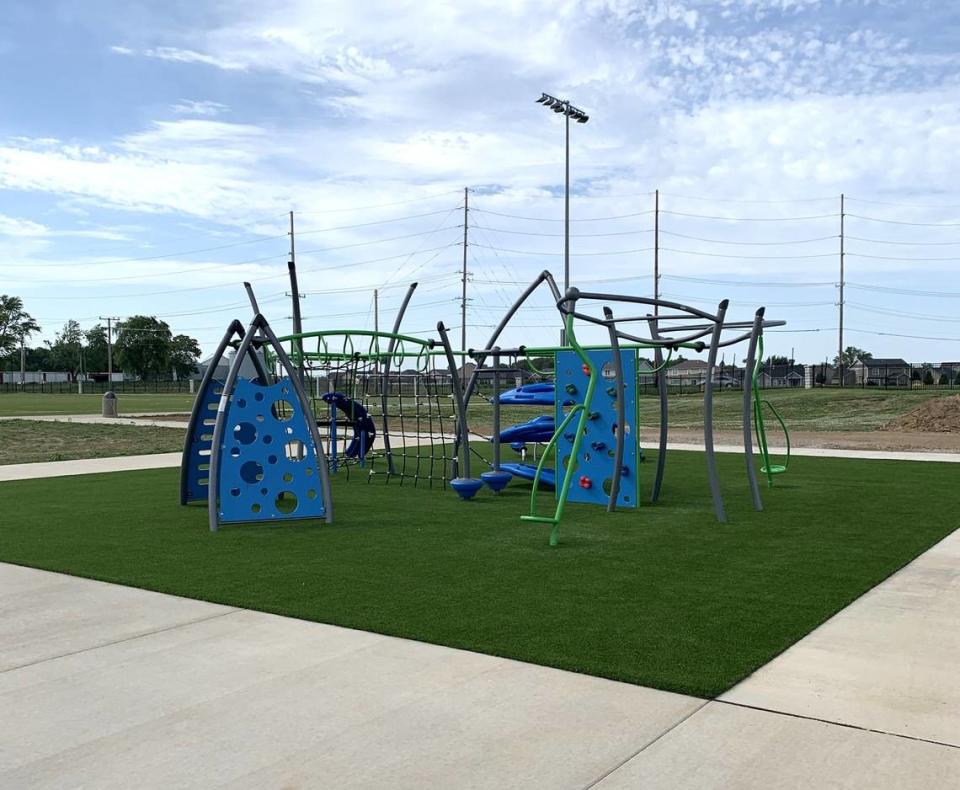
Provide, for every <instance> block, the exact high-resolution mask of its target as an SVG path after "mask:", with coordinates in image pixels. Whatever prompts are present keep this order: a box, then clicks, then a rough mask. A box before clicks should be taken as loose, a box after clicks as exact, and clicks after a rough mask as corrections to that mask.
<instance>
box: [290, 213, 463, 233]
mask: <svg viewBox="0 0 960 790" xmlns="http://www.w3.org/2000/svg"><path fill="white" fill-rule="evenodd" d="M459 208H460V206H456V207H454V208H453V209H445V208H442V209H438V210H437V211H426V212H424V213H423V214H408V215H406V216H405V217H393V218H391V219H378V220H375V221H374V222H356V223H354V224H352V225H336V226H332V227H329V228H314V229H313V230H299V229H298V230H297V236H308V235H312V234H315V233H330V232H331V231H335V230H353V229H354V228H369V227H372V226H374V225H388V224H390V223H392V222H406V221H408V220H411V219H422V218H423V217H435V216H437V215H438V214H446V213H449V212H450V211H456V210H457V209H459ZM285 237H286V236H284V238H285Z"/></svg>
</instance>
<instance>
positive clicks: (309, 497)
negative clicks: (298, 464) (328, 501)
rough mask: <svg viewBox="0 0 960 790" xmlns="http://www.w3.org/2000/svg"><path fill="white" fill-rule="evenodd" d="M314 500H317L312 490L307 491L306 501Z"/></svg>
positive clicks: (315, 493)
mask: <svg viewBox="0 0 960 790" xmlns="http://www.w3.org/2000/svg"><path fill="white" fill-rule="evenodd" d="M316 498H317V492H316V491H314V490H313V489H312V488H310V489H307V499H316Z"/></svg>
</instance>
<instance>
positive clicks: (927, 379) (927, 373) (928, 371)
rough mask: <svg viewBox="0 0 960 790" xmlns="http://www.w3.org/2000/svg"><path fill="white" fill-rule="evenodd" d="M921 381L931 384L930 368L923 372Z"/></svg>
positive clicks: (931, 372)
mask: <svg viewBox="0 0 960 790" xmlns="http://www.w3.org/2000/svg"><path fill="white" fill-rule="evenodd" d="M923 383H924V384H926V385H927V386H929V385H930V384H933V371H932V370H927V372H926V373H925V374H924V376H923Z"/></svg>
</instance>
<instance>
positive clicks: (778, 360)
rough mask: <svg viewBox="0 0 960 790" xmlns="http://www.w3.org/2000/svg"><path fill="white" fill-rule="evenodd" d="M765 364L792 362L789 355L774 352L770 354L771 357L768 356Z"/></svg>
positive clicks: (787, 363)
mask: <svg viewBox="0 0 960 790" xmlns="http://www.w3.org/2000/svg"><path fill="white" fill-rule="evenodd" d="M764 364H767V365H789V364H790V358H789V357H784V356H779V355H777V354H772V355H770V356H769V357H767V361H766V363H764Z"/></svg>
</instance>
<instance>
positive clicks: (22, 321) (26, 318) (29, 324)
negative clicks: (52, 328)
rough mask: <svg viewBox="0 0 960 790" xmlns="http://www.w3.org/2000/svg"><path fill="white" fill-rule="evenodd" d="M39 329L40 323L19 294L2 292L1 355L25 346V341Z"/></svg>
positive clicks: (0, 317) (0, 304) (0, 321)
mask: <svg viewBox="0 0 960 790" xmlns="http://www.w3.org/2000/svg"><path fill="white" fill-rule="evenodd" d="M39 331H40V325H39V324H38V323H37V322H36V321H35V320H34V318H33V316H32V315H30V313H28V312H27V311H26V310H24V309H23V300H22V299H21V298H20V297H19V296H8V295H7V294H0V356H2V355H3V354H6V353H7V352H10V351H13V350H14V349H16V348H23V347H24V341H26V339H27V338H28V337H30V335H32V334H33V333H34V332H39Z"/></svg>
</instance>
